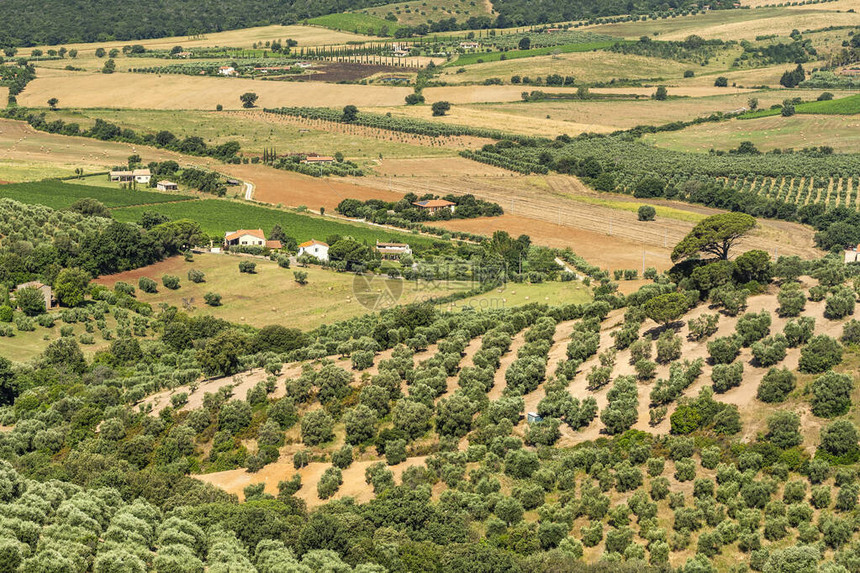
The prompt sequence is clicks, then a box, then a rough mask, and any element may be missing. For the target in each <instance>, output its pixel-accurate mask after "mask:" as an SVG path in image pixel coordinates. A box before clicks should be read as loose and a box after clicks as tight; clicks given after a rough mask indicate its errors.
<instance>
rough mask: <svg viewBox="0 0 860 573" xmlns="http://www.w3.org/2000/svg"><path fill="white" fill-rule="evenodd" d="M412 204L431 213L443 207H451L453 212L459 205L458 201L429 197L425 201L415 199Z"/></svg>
mask: <svg viewBox="0 0 860 573" xmlns="http://www.w3.org/2000/svg"><path fill="white" fill-rule="evenodd" d="M412 204H413V205H415V206H416V207H418V208H419V209H424V210H425V211H429V212H430V214H431V215H432V214H433V213H436V212H437V211H441V210H442V209H449V210H450V211H451V212H452V213H453V212H454V208H455V207H456V206H457V204H456V203H452V202H451V201H446V200H445V199H427V200H425V201H415V202H413V203H412Z"/></svg>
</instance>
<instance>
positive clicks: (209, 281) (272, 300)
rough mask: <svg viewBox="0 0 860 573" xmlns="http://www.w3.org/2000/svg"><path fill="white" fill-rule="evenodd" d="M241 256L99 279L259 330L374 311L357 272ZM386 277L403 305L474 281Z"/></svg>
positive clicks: (554, 298) (521, 293) (559, 291)
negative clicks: (197, 278)
mask: <svg viewBox="0 0 860 573" xmlns="http://www.w3.org/2000/svg"><path fill="white" fill-rule="evenodd" d="M241 260H245V257H239V256H232V255H213V254H203V255H199V254H198V255H195V256H194V261H193V262H186V261H185V260H184V259H183V258H182V257H173V258H171V259H168V260H166V261H162V262H160V263H156V264H154V265H150V266H148V267H144V268H141V269H136V270H134V271H128V272H125V273H120V274H117V275H110V276H105V277H101V278H99V279H97V280H96V282H97V283H100V284H104V285H107V286H109V287H113V285H114V284H115V283H116V282H117V281H125V282H128V283H130V284H133V285H135V286H137V281H138V279H139V278H140V277H144V276H145V277H149V278H151V279H153V280H155V281H156V282H157V283H159V286H158V292H157V293H153V294H148V293H145V292H143V291H140V290H138V291H137V294H136V296H137V298H138V300H140V301H142V302H148V303H150V304H151V305H153V307H156V306H158V305H159V304H161V303H167V304H170V305H173V306H177V307H179V308H185V309H186V310H188V311H190V312H192V313H195V314H196V313H201V314H211V315H212V316H215V317H218V318H223V319H225V320H228V321H231V322H236V323H243V324H250V325H252V326H256V327H262V326H265V325H267V324H275V323H277V324H288V325H290V326H295V327H298V328H301V329H303V330H305V329H311V328H315V327H317V326H319V325H321V324H331V323H334V322H336V321H340V320H346V319H348V318H351V317H353V316H359V315H362V314H365V313H368V312H371V309H368V308H366V307H365V306H363V305H362V304H361V303H360V302H359V300H358V299H357V298H356V295H355V293H354V291H353V283H354V281H355V280H356V279H355V276H354V275H352V274H350V273H337V272H334V271H330V270H323V269H321V268H319V267H314V266H310V267H305V268H303V269H301V270H304V271H306V272H307V273H308V283H307V284H306V285H300V284H298V283H296V282H295V280H294V277H293V271H294V270H297V267H292V268H290V269H282V268H280V267H279V266H278V265H277V264H276V263H273V262H271V261H268V260H265V259H253V260H254V262H256V263H257V268H256V273H254V274H242V273H240V272H239V261H241ZM191 269H198V270H200V271H203V273H205V275H206V276H205V282H202V283H192V282H191V281H189V280H187V278H186V277H187V275H188V271H190V270H191ZM165 274H173V275H176V276H178V277H179V278H180V283H181V286H180V288H179V289H177V290H169V289H166V288H164V286H162V285H161V277H162V276H163V275H165ZM376 280H380V281H383V279H376ZM384 282H385V283H386V284H387V285H388V286H389V287H390V288H391V289H392V291H393V292H401V294H400V298H399V299H398V300H397V302H398V304H407V303H411V302H418V301H423V300H429V299H432V298H439V297H443V296H447V295H449V294H452V293H456V292H462V291H466V290H469V289H471V288H472V286H473V285H472V284H471V283H469V282H467V281H417V282H411V281H401V280H387V279H386V280H384ZM373 284H375V281H374V283H373ZM380 285H382V283H380ZM207 292H215V293H218V294H220V295H221V296H222V305H221V306H218V307H210V306H207V305H206V304H205V303H204V300H203V295H205V294H206V293H207ZM262 293H265V296H262ZM590 299H591V294H590V292H589V290H588V289H587V288H586V287H584V286H583V285H582V283H579V282H571V283H562V282H548V283H541V284H534V285H532V284H516V285H513V284H512V285H508V286H506V287H504V288H502V289H501V292H497V291H495V290H494V291H492V292H489V293H485V294H483V295H478V296H474V297H469V298H466V299H463V300H461V301H458V302H456V303H452V304H448V305H440V308H444V309H446V310H448V309H451V310H455V311H456V310H458V309H462V308H465V307H471V308H473V309H475V310H485V309H490V308H500V307H509V306H517V305H521V304H526V303H528V302H542V303H547V304H567V303H579V302H587V301H588V300H590ZM0 341H2V339H0ZM0 348H2V343H1V342H0Z"/></svg>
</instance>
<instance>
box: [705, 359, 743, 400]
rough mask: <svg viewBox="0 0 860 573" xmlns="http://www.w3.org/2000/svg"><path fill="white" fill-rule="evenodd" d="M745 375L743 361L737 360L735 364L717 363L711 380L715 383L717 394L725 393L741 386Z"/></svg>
mask: <svg viewBox="0 0 860 573" xmlns="http://www.w3.org/2000/svg"><path fill="white" fill-rule="evenodd" d="M743 377H744V363H743V362H735V363H734V364H715V365H714V368H713V370H712V372H711V380H712V381H713V383H714V384H713V386H714V392H716V393H717V394H723V393H725V392H727V391H728V390H731V389H732V388H736V387H738V386H740V385H741V381H742V380H743Z"/></svg>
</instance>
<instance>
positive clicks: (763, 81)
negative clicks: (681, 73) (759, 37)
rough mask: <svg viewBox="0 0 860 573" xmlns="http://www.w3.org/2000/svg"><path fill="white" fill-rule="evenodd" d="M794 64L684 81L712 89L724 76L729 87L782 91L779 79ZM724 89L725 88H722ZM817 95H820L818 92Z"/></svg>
mask: <svg viewBox="0 0 860 573" xmlns="http://www.w3.org/2000/svg"><path fill="white" fill-rule="evenodd" d="M821 65H823V62H810V63H808V64H804V67H805V68H806V69H812V68H815V67H818V66H821ZM795 67H796V65H795V64H780V65H775V66H768V67H765V68H755V69H749V70H731V71H726V72H719V73H713V74H709V75H701V76H697V77H694V78H690V79H688V80H685V84H686V85H690V86H701V87H703V88H705V87H713V86H714V80H716V78H717V77H719V76H725V77H726V78H728V80H729V86H732V85H734V84H737V85H738V86H746V87H750V86H768V87H772V88H776V89H780V90H781V89H783V88H782V86H781V85H780V84H779V79H780V78H781V77H782V74H783V72H785V71H786V70H790V69H794V68H795ZM723 89H726V88H723ZM818 93H821V92H820V91H819V92H818Z"/></svg>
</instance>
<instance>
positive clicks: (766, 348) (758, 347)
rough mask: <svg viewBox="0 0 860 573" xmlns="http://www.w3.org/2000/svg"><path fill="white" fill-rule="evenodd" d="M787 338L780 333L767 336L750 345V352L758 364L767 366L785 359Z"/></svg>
mask: <svg viewBox="0 0 860 573" xmlns="http://www.w3.org/2000/svg"><path fill="white" fill-rule="evenodd" d="M787 351H788V340H786V338H785V336H783V335H782V334H775V335H773V336H768V337H767V338H764V339H762V340H759V341H758V342H755V343H753V345H752V354H753V356H754V357H755V359H756V361H757V362H758V364H759V366H761V367H763V368H767V367H770V366H773V365H774V364H777V363H778V362H781V361H782V360H783V359H785V356H786V353H787Z"/></svg>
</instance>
